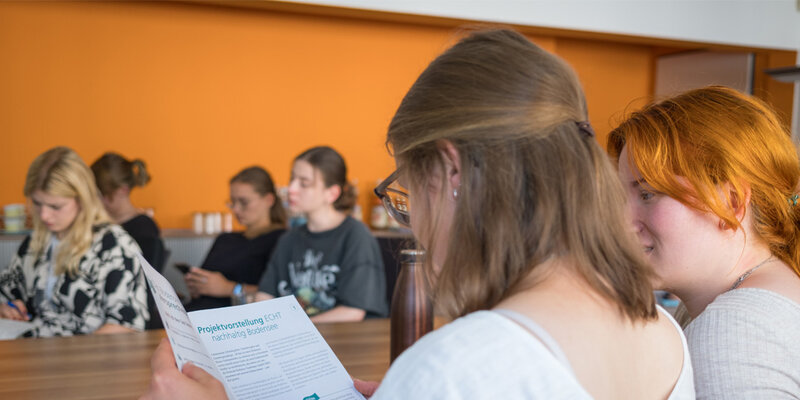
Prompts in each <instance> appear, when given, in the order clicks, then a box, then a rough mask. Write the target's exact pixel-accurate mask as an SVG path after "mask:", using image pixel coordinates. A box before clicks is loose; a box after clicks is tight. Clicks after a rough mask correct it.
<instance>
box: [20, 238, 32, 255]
mask: <svg viewBox="0 0 800 400" xmlns="http://www.w3.org/2000/svg"><path fill="white" fill-rule="evenodd" d="M30 247H31V235H25V239H22V243H20V244H19V247H17V256H18V257H19V258H22V257H25V255H26V254H28V249H29V248H30Z"/></svg>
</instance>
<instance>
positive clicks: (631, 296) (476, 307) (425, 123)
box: [145, 30, 694, 400]
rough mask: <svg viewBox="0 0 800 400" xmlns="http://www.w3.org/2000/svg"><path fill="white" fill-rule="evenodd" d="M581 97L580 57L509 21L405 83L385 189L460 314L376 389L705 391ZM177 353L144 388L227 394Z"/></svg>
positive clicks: (161, 394)
mask: <svg viewBox="0 0 800 400" xmlns="http://www.w3.org/2000/svg"><path fill="white" fill-rule="evenodd" d="M583 99H584V96H583V91H582V90H581V87H580V84H579V83H578V79H577V77H576V76H575V73H574V72H573V71H572V69H570V68H569V66H567V65H566V64H565V63H564V62H563V61H561V60H560V59H558V58H557V57H555V56H553V55H552V54H549V53H547V52H545V51H544V50H542V49H540V48H539V47H537V46H536V45H534V44H533V43H531V42H529V41H528V40H527V39H526V38H525V37H524V36H522V35H520V34H518V33H516V32H513V31H509V30H495V31H484V32H478V33H473V34H472V35H470V36H468V37H466V38H464V39H462V40H461V41H460V42H459V43H457V44H456V45H455V46H453V47H452V48H450V49H449V50H447V51H446V52H445V53H444V54H442V55H441V56H439V57H438V58H437V59H436V60H434V61H433V62H432V63H431V64H430V65H429V66H428V67H427V68H426V69H425V71H424V72H423V73H422V75H421V76H420V77H419V79H417V81H416V82H415V83H414V85H413V86H412V87H411V89H410V90H409V93H408V94H407V95H406V96H405V98H404V99H403V101H402V102H401V104H400V107H399V109H398V110H397V113H396V114H395V116H394V119H393V120H392V122H391V124H390V125H389V133H388V140H387V141H388V144H389V145H390V146H391V148H392V150H393V154H394V157H395V161H396V164H397V170H396V171H395V172H394V173H392V174H391V175H390V176H389V178H387V180H386V181H384V183H383V184H381V185H380V186H379V187H378V188H377V190H376V191H377V192H379V193H380V194H381V196H383V197H384V198H387V196H391V197H390V198H389V199H387V200H386V201H385V204H386V203H388V204H387V206H388V208H389V209H390V213H391V214H392V215H393V216H395V217H396V218H398V220H399V221H401V222H404V223H409V222H410V224H411V229H412V230H413V231H414V235H415V236H416V237H417V239H418V240H419V241H420V243H422V244H423V246H424V247H425V248H426V249H427V251H428V256H429V257H428V259H429V260H430V262H429V263H428V264H426V265H424V266H423V270H424V271H426V272H427V273H428V274H429V276H430V277H431V278H432V279H433V283H434V285H435V304H436V306H437V308H438V309H439V311H440V312H443V313H445V314H446V315H449V316H452V317H456V318H457V319H456V320H455V321H453V322H451V323H450V324H448V325H446V326H443V327H441V328H439V329H437V330H435V331H433V332H431V333H429V334H427V335H426V336H424V337H423V338H422V339H420V340H419V341H418V342H416V343H415V344H414V345H413V346H411V347H410V348H409V349H408V350H406V351H405V352H404V353H403V354H401V355H400V357H398V358H397V359H396V360H395V361H394V363H393V364H392V366H391V368H390V369H389V371H388V372H387V374H386V376H385V378H384V380H383V382H382V383H381V384H380V387H378V389H377V392H375V393H374V396H373V398H374V399H467V398H469V399H590V398H594V399H600V400H604V399H666V398H669V399H693V398H694V391H693V386H692V368H691V363H690V360H689V355H688V352H687V349H686V345H685V340H684V338H683V335H682V333H681V330H680V328H679V327H678V326H677V324H676V323H675V321H674V320H672V319H671V317H670V316H669V315H668V314H667V313H666V312H664V311H663V310H662V309H659V308H658V307H657V306H656V305H655V299H654V297H653V290H652V286H651V283H650V279H651V278H653V271H652V270H651V269H650V267H649V266H648V265H647V263H646V262H645V260H644V259H643V257H642V252H641V249H640V248H639V245H638V243H637V242H636V238H635V237H634V236H633V232H631V230H630V228H629V225H628V222H627V221H626V219H625V212H624V201H625V197H624V192H623V189H622V186H621V185H620V183H619V180H618V178H617V176H616V171H615V170H614V168H613V166H612V165H611V163H610V162H609V160H608V157H607V156H606V154H605V152H604V151H603V150H602V149H601V148H600V146H598V144H597V142H596V140H595V138H594V137H593V133H592V130H591V127H590V126H589V125H588V123H587V122H586V118H587V112H586V105H585V104H584V100H583ZM393 182H399V183H400V184H402V186H404V187H406V188H408V189H409V191H408V192H407V195H406V194H402V193H398V192H392V194H389V193H387V190H386V187H387V186H388V185H389V184H391V183H393ZM406 206H408V207H406ZM172 357H173V356H172V351H171V349H170V346H169V343H168V342H167V341H163V342H162V345H161V346H160V347H159V349H157V350H156V354H155V355H154V356H153V368H154V370H153V379H152V380H151V390H150V392H149V393H148V394H147V395H146V396H145V398H155V399H179V398H202V399H209V398H222V397H224V390H222V387H221V384H220V383H219V382H217V381H215V380H214V379H213V378H211V377H210V375H208V374H207V373H206V372H205V371H203V370H202V369H200V368H198V367H196V366H193V365H187V366H186V367H184V369H183V370H184V372H185V373H186V374H185V375H184V374H181V373H180V371H178V369H177V368H176V367H175V362H174V359H173V358H172ZM365 386H366V385H365V384H364V383H363V382H357V385H356V387H357V388H360V389H361V390H362V391H363V392H367V388H366V387H365ZM195 396H197V397H195Z"/></svg>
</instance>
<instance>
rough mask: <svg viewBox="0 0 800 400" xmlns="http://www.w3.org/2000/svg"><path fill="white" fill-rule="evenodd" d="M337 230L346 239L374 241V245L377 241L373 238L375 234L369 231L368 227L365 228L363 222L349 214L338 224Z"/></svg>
mask: <svg viewBox="0 0 800 400" xmlns="http://www.w3.org/2000/svg"><path fill="white" fill-rule="evenodd" d="M337 231H339V234H340V235H341V236H342V237H345V238H347V239H348V240H352V241H369V242H375V244H376V245H377V243H378V241H377V239H375V235H373V234H372V232H370V230H369V228H367V226H366V225H365V224H364V223H363V222H361V221H358V220H357V219H355V218H353V217H351V216H349V215H348V216H347V217H346V218H345V219H344V221H343V222H342V224H341V225H339V228H337Z"/></svg>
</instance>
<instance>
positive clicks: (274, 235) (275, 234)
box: [256, 228, 286, 242]
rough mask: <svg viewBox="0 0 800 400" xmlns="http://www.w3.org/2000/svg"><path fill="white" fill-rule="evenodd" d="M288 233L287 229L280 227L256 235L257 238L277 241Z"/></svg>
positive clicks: (265, 240)
mask: <svg viewBox="0 0 800 400" xmlns="http://www.w3.org/2000/svg"><path fill="white" fill-rule="evenodd" d="M284 233H286V229H284V228H278V229H273V230H271V231H269V232H264V233H262V234H260V235H258V236H257V237H256V240H259V241H263V242H275V241H277V240H278V239H279V238H280V237H281V236H283V234H284Z"/></svg>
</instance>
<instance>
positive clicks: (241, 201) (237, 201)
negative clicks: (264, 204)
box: [225, 198, 252, 210]
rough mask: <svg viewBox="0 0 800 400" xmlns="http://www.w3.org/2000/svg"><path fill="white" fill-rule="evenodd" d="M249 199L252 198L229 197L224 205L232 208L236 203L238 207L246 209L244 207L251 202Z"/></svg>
mask: <svg viewBox="0 0 800 400" xmlns="http://www.w3.org/2000/svg"><path fill="white" fill-rule="evenodd" d="M251 201H252V200H250V199H245V198H241V199H230V200H229V201H228V202H227V203H225V205H226V206H228V208H230V209H231V210H233V208H234V207H236V206H237V205H238V206H239V207H241V209H242V210H244V209H246V208H247V206H248V205H250V202H251Z"/></svg>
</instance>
